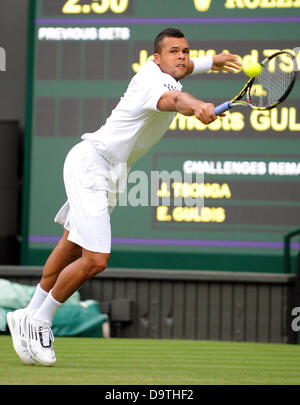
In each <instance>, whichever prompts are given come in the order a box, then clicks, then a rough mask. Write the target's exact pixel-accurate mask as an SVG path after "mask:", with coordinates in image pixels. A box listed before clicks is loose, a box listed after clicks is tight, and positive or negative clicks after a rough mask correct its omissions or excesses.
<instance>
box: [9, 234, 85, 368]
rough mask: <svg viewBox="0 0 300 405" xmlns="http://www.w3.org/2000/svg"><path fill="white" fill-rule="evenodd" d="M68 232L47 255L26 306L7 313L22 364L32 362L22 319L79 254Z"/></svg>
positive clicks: (39, 302)
mask: <svg viewBox="0 0 300 405" xmlns="http://www.w3.org/2000/svg"><path fill="white" fill-rule="evenodd" d="M68 234H69V232H68V231H66V230H65V232H64V234H63V236H62V238H61V240H60V241H59V242H58V244H57V246H56V247H55V248H54V250H53V251H52V253H51V255H50V256H49V258H48V260H47V262H46V264H45V266H44V269H43V275H42V278H41V281H40V283H39V284H38V285H37V287H36V289H35V292H34V294H33V297H32V298H31V300H30V303H29V304H28V306H27V307H26V308H22V309H17V310H16V311H12V312H9V313H8V314H7V324H8V328H9V330H10V334H11V337H12V342H13V347H14V350H15V352H16V353H17V355H18V356H19V358H20V359H21V361H22V362H23V363H24V364H33V363H34V359H33V358H32V356H31V355H30V353H29V351H28V348H27V343H26V338H25V336H24V332H23V330H22V326H21V325H22V324H21V322H22V320H23V318H24V316H25V315H26V314H27V313H28V312H29V311H36V310H37V309H38V308H39V307H40V306H41V305H42V303H43V302H44V300H45V299H46V298H47V296H48V292H49V291H50V289H51V288H52V287H53V285H54V284H55V281H56V279H57V277H58V276H59V273H60V272H61V271H62V270H63V269H64V268H65V267H66V266H67V265H68V264H70V263H72V262H73V261H74V260H76V259H78V258H79V257H80V256H81V253H82V249H81V247H80V246H78V245H76V244H74V243H73V242H70V241H68V239H67V238H68Z"/></svg>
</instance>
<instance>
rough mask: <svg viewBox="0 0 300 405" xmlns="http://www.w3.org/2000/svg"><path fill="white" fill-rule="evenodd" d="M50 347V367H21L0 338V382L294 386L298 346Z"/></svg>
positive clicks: (61, 341) (72, 343) (68, 341)
mask: <svg viewBox="0 0 300 405" xmlns="http://www.w3.org/2000/svg"><path fill="white" fill-rule="evenodd" d="M54 345H55V351H56V357H57V363H56V366H55V367H44V366H41V365H34V366H26V365H23V364H22V363H21V362H20V360H19V358H18V357H17V356H16V355H15V352H14V350H13V348H12V345H11V339H10V336H9V335H2V336H0V364H1V370H5V372H1V373H0V384H1V385H11V384H17V385H27V384H28V385H38V384H41V385H49V384H50V385H51V384H54V385H61V384H64V385H69V384H70V385H73V384H75V385H155V384H159V385H168V384H169V385H175V384H176V385H211V384H214V385H270V384H271V385H286V384H289V385H298V384H300V345H285V344H270V343H266V344H262V343H245V342H213V341H192V340H161V339H117V338H111V339H97V338H74V337H73V338H63V337H58V338H56V340H55V342H54Z"/></svg>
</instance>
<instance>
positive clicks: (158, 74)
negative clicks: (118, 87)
mask: <svg viewBox="0 0 300 405" xmlns="http://www.w3.org/2000/svg"><path fill="white" fill-rule="evenodd" d="M181 89H182V85H181V83H180V82H178V81H176V80H175V79H174V78H173V77H172V76H170V75H169V74H167V73H163V72H162V71H161V70H160V68H159V67H158V65H157V64H156V63H155V62H154V60H153V59H150V60H149V61H148V62H147V63H146V64H145V65H143V66H142V67H141V69H140V71H139V72H138V73H136V74H135V75H134V76H133V78H132V80H131V81H130V83H129V86H128V88H127V90H126V92H125V94H124V95H123V97H121V99H120V101H119V103H118V105H117V106H116V108H115V109H114V110H113V111H112V113H111V115H110V117H109V118H108V119H107V120H106V123H105V124H104V125H103V126H101V127H100V129H99V130H97V131H96V132H94V133H86V134H83V135H82V139H87V140H89V141H90V142H92V144H93V145H94V147H95V148H96V150H97V151H98V152H99V153H100V154H101V155H103V156H104V157H105V158H106V159H108V160H109V161H110V162H111V164H112V165H118V164H120V163H123V164H124V163H126V164H127V167H130V166H131V165H132V164H133V163H134V162H136V161H137V160H138V159H139V158H140V157H142V156H143V155H144V154H145V153H147V152H148V150H149V149H150V148H151V147H152V146H153V145H155V144H156V143H157V142H158V141H159V140H160V138H161V137H162V136H163V135H164V134H165V132H166V131H167V130H168V128H169V126H170V124H171V122H172V120H173V118H174V116H175V115H176V112H162V111H159V110H158V109H157V103H158V100H159V99H160V97H161V96H162V94H163V93H165V92H166V91H169V90H179V91H181Z"/></svg>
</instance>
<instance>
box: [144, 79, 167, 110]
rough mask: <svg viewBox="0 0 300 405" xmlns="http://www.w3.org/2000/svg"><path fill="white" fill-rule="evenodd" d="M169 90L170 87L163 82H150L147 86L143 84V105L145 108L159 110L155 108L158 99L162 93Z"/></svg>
mask: <svg viewBox="0 0 300 405" xmlns="http://www.w3.org/2000/svg"><path fill="white" fill-rule="evenodd" d="M170 90H172V89H169V88H168V86H167V84H164V83H163V82H159V83H150V84H149V86H145V87H144V89H143V91H144V97H143V100H144V102H143V107H144V108H145V109H146V110H154V111H159V110H158V108H157V103H158V101H159V99H160V98H161V96H162V95H163V94H164V93H166V92H167V91H170Z"/></svg>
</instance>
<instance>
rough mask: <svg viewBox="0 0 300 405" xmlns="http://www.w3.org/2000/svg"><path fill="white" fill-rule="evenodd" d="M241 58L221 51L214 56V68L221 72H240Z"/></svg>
mask: <svg viewBox="0 0 300 405" xmlns="http://www.w3.org/2000/svg"><path fill="white" fill-rule="evenodd" d="M241 67H242V63H241V58H240V57H239V56H237V55H232V54H231V53H219V54H218V55H215V56H214V57H213V65H212V70H214V71H217V72H220V71H223V72H230V73H234V72H238V71H240V70H241Z"/></svg>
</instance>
